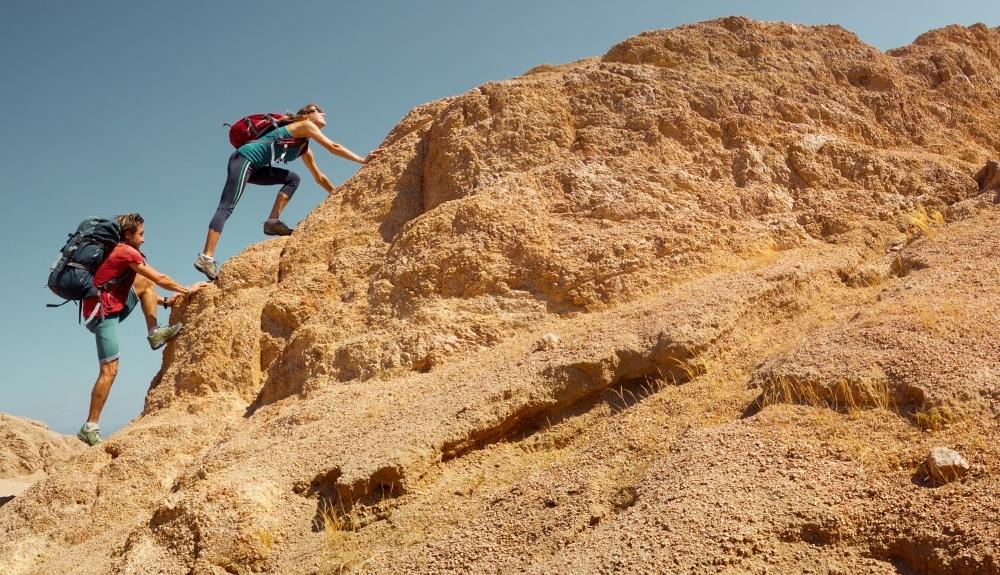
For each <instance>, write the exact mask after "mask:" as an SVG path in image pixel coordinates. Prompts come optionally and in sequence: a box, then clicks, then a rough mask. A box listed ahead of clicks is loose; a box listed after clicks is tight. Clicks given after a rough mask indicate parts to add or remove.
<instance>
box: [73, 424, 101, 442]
mask: <svg viewBox="0 0 1000 575" xmlns="http://www.w3.org/2000/svg"><path fill="white" fill-rule="evenodd" d="M76 438H77V439H79V440H80V441H82V442H84V443H86V444H87V445H89V446H91V447H93V446H95V445H97V444H98V443H100V442H102V441H104V438H103V437H101V430H100V429H97V428H96V427H95V428H94V429H93V430H88V429H87V425H86V424H84V425H83V427H81V428H80V431H77V432H76Z"/></svg>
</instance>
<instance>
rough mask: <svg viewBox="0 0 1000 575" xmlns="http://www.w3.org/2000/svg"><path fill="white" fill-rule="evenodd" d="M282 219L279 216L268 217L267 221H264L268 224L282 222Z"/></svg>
mask: <svg viewBox="0 0 1000 575" xmlns="http://www.w3.org/2000/svg"><path fill="white" fill-rule="evenodd" d="M280 221H281V220H280V219H278V218H267V221H265V222H264V223H265V224H266V223H267V222H280Z"/></svg>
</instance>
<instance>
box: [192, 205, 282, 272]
mask: <svg viewBox="0 0 1000 575" xmlns="http://www.w3.org/2000/svg"><path fill="white" fill-rule="evenodd" d="M279 195H280V194H279ZM285 201H286V202H287V201H288V200H287V199H286V200H285ZM220 236H222V232H217V231H215V230H212V229H209V230H208V235H207V236H205V249H204V250H202V252H201V253H203V254H205V255H206V256H208V257H210V258H212V257H215V245H216V244H218V243H219V237H220Z"/></svg>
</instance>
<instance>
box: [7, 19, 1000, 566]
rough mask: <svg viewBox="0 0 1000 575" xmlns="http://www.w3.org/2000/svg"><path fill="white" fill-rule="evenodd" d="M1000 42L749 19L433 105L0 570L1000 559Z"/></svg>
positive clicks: (214, 306) (252, 279)
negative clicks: (939, 478)
mask: <svg viewBox="0 0 1000 575" xmlns="http://www.w3.org/2000/svg"><path fill="white" fill-rule="evenodd" d="M998 73H1000V30H998V29H989V28H987V27H985V26H982V25H977V26H972V27H970V28H961V27H949V28H945V29H942V30H936V31H932V32H929V33H927V34H925V35H923V36H921V37H920V38H918V39H917V40H916V41H915V42H914V43H913V44H912V45H910V46H907V47H904V48H900V49H897V50H892V51H890V52H887V53H882V52H879V51H878V50H876V49H874V48H872V47H870V46H867V45H865V44H863V43H862V42H860V41H859V40H858V39H857V37H855V36H854V35H853V34H851V33H850V32H848V31H846V30H843V29H842V28H839V27H804V26H796V25H791V24H783V23H760V22H753V21H750V20H746V19H742V18H727V19H723V20H718V21H713V22H707V23H702V24H697V25H692V26H685V27H681V28H677V29H674V30H668V31H659V32H651V33H646V34H643V35H640V36H638V37H635V38H631V39H629V40H626V41H624V42H622V43H621V44H619V45H617V46H614V47H612V48H611V50H610V51H609V52H608V53H607V54H605V55H604V56H603V57H601V58H596V59H589V60H582V61H579V62H575V63H572V64H566V65H562V66H539V67H537V68H534V69H532V70H529V71H528V72H527V73H526V74H525V75H524V76H522V77H520V78H516V79H513V80H509V81H506V82H500V83H494V84H487V85H484V86H482V87H480V88H478V89H476V90H472V91H470V92H468V93H466V94H463V95H460V96H456V97H453V98H448V99H445V100H440V101H437V102H432V103H429V104H426V105H424V106H421V107H419V108H417V109H415V110H413V111H412V112H411V113H410V114H408V115H407V116H406V117H405V118H404V119H403V120H402V121H401V122H400V123H399V125H398V126H397V127H396V128H395V129H394V130H393V131H392V132H391V133H390V134H389V135H388V136H387V138H386V140H385V142H384V144H383V153H382V155H381V156H380V157H379V158H378V160H377V161H375V162H373V163H372V164H369V165H367V166H365V167H364V168H363V169H362V170H361V171H360V172H359V173H358V174H357V176H355V177H354V178H352V179H351V180H350V181H348V182H347V183H346V184H345V185H343V186H342V187H341V188H340V189H339V190H338V193H337V194H335V196H334V197H332V198H331V199H329V200H327V201H326V202H324V203H323V204H322V205H320V206H319V207H317V208H316V209H315V210H314V211H313V212H312V213H311V214H310V216H309V217H308V218H306V220H305V221H304V222H302V224H301V225H300V226H299V228H298V230H297V231H296V233H295V234H294V235H293V236H291V237H289V238H280V239H274V240H270V241H267V242H263V243H261V244H258V245H255V246H252V247H250V248H248V249H247V250H246V251H245V252H244V253H243V254H241V255H240V256H238V257H236V258H233V260H231V261H229V262H227V264H226V265H225V267H224V268H223V273H222V275H221V277H220V279H219V281H218V285H217V286H214V287H212V288H209V289H207V290H205V291H203V292H201V293H199V294H197V295H196V296H195V297H193V298H192V299H191V301H189V302H186V303H185V304H184V305H183V306H181V307H180V308H179V309H178V310H176V311H175V312H174V313H175V317H174V318H173V319H174V320H177V319H180V320H183V321H184V322H185V323H186V324H187V325H188V326H190V329H188V330H186V331H185V333H184V334H182V335H181V336H180V337H179V338H178V339H177V340H176V341H175V342H173V343H172V344H171V345H169V346H168V348H167V349H166V352H165V354H164V363H163V368H162V369H161V371H160V373H159V374H158V375H157V376H156V378H155V379H154V381H153V382H152V384H151V388H150V391H149V394H148V396H147V401H146V406H145V409H144V413H143V415H142V417H141V418H139V419H138V420H136V421H135V422H133V423H132V424H131V425H129V426H128V427H127V428H125V429H124V430H122V431H121V432H119V433H117V434H115V436H113V437H112V438H110V439H109V440H108V441H107V442H106V443H105V444H103V445H102V446H100V447H98V448H94V449H89V450H87V451H86V452H85V453H84V454H82V455H80V456H79V457H77V458H76V459H74V460H73V461H72V462H70V463H69V464H68V465H66V466H64V467H63V468H61V469H60V472H59V473H56V474H53V475H52V476H50V477H49V478H47V479H46V480H44V481H42V482H41V483H39V484H38V485H37V486H36V487H35V488H33V489H32V490H31V491H30V492H29V493H27V494H25V495H24V496H22V497H19V498H17V499H16V500H14V501H13V502H11V503H9V504H7V505H6V506H4V507H3V508H2V510H0V532H2V533H3V535H4V536H3V537H2V538H0V571H2V572H4V573H13V574H17V575H26V574H35V573H93V574H102V575H103V574H112V573H113V574H133V573H135V574H138V573H142V574H147V573H162V574H175V573H176V574H182V573H183V574H187V573H193V574H199V575H200V574H222V573H291V574H303V575H305V574H312V573H339V572H370V573H466V572H475V573H514V572H527V573H610V572H615V573H650V572H660V573H771V574H773V573H789V574H792V573H831V574H832V573H919V574H924V575H930V574H956V575H957V574H973V573H975V574H995V573H1000V550H998V549H997V541H1000V501H998V499H997V495H996V493H997V492H998V488H1000V480H998V475H997V465H998V462H1000V447H998V446H997V441H996V438H997V432H998V422H1000V419H998V418H1000V360H998V359H997V358H998V357H1000V356H998V352H1000V344H998V343H997V341H996V336H997V334H998V327H1000V326H998V322H1000V320H998V319H997V317H996V313H995V311H996V310H997V309H998V307H1000V280H998V279H997V278H998V271H1000V239H998V238H997V233H996V230H997V224H998V222H1000V210H998V208H997V206H996V204H995V202H996V197H997V194H998V191H1000V185H998V178H997V173H996V164H995V163H993V164H991V163H990V162H992V161H993V160H995V159H997V158H998V157H1000V120H998V118H1000V80H998ZM935 446H946V447H950V448H953V449H956V450H958V451H959V452H960V453H962V455H963V456H964V457H965V458H966V459H967V460H968V461H969V463H970V471H969V473H968V474H967V475H965V476H964V477H962V478H960V479H958V480H956V481H952V482H950V483H946V484H943V485H941V484H938V483H935V482H932V481H931V480H930V479H929V478H928V476H927V469H926V468H925V465H924V463H923V462H924V459H925V457H926V456H927V453H928V452H929V451H930V449H931V448H932V447H935ZM84 558H86V559H85V560H84Z"/></svg>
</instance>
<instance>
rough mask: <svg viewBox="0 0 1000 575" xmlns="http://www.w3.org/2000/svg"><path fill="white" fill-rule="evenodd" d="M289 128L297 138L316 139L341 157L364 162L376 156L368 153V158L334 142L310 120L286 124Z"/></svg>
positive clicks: (290, 132)
mask: <svg viewBox="0 0 1000 575" xmlns="http://www.w3.org/2000/svg"><path fill="white" fill-rule="evenodd" d="M286 127H287V128H288V133H289V134H291V135H292V136H293V137H296V138H309V139H311V140H315V141H316V143H317V144H319V145H321V146H323V147H324V148H326V149H327V150H328V151H329V152H330V153H331V154H333V155H335V156H340V157H341V158H344V159H347V160H351V161H354V162H357V163H359V164H363V163H365V162H367V161H368V160H370V159H371V158H373V157H374V155H373V154H368V157H367V158H362V157H361V156H359V155H357V154H355V153H354V152H352V151H350V150H348V149H347V148H345V147H344V146H341V145H340V144H338V143H337V142H334V141H333V140H331V139H330V138H327V137H326V136H325V135H324V134H323V132H321V131H320V130H319V127H317V126H316V124H314V123H312V122H311V121H309V120H302V121H301V122H295V123H294V124H289V125H288V126H286Z"/></svg>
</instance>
